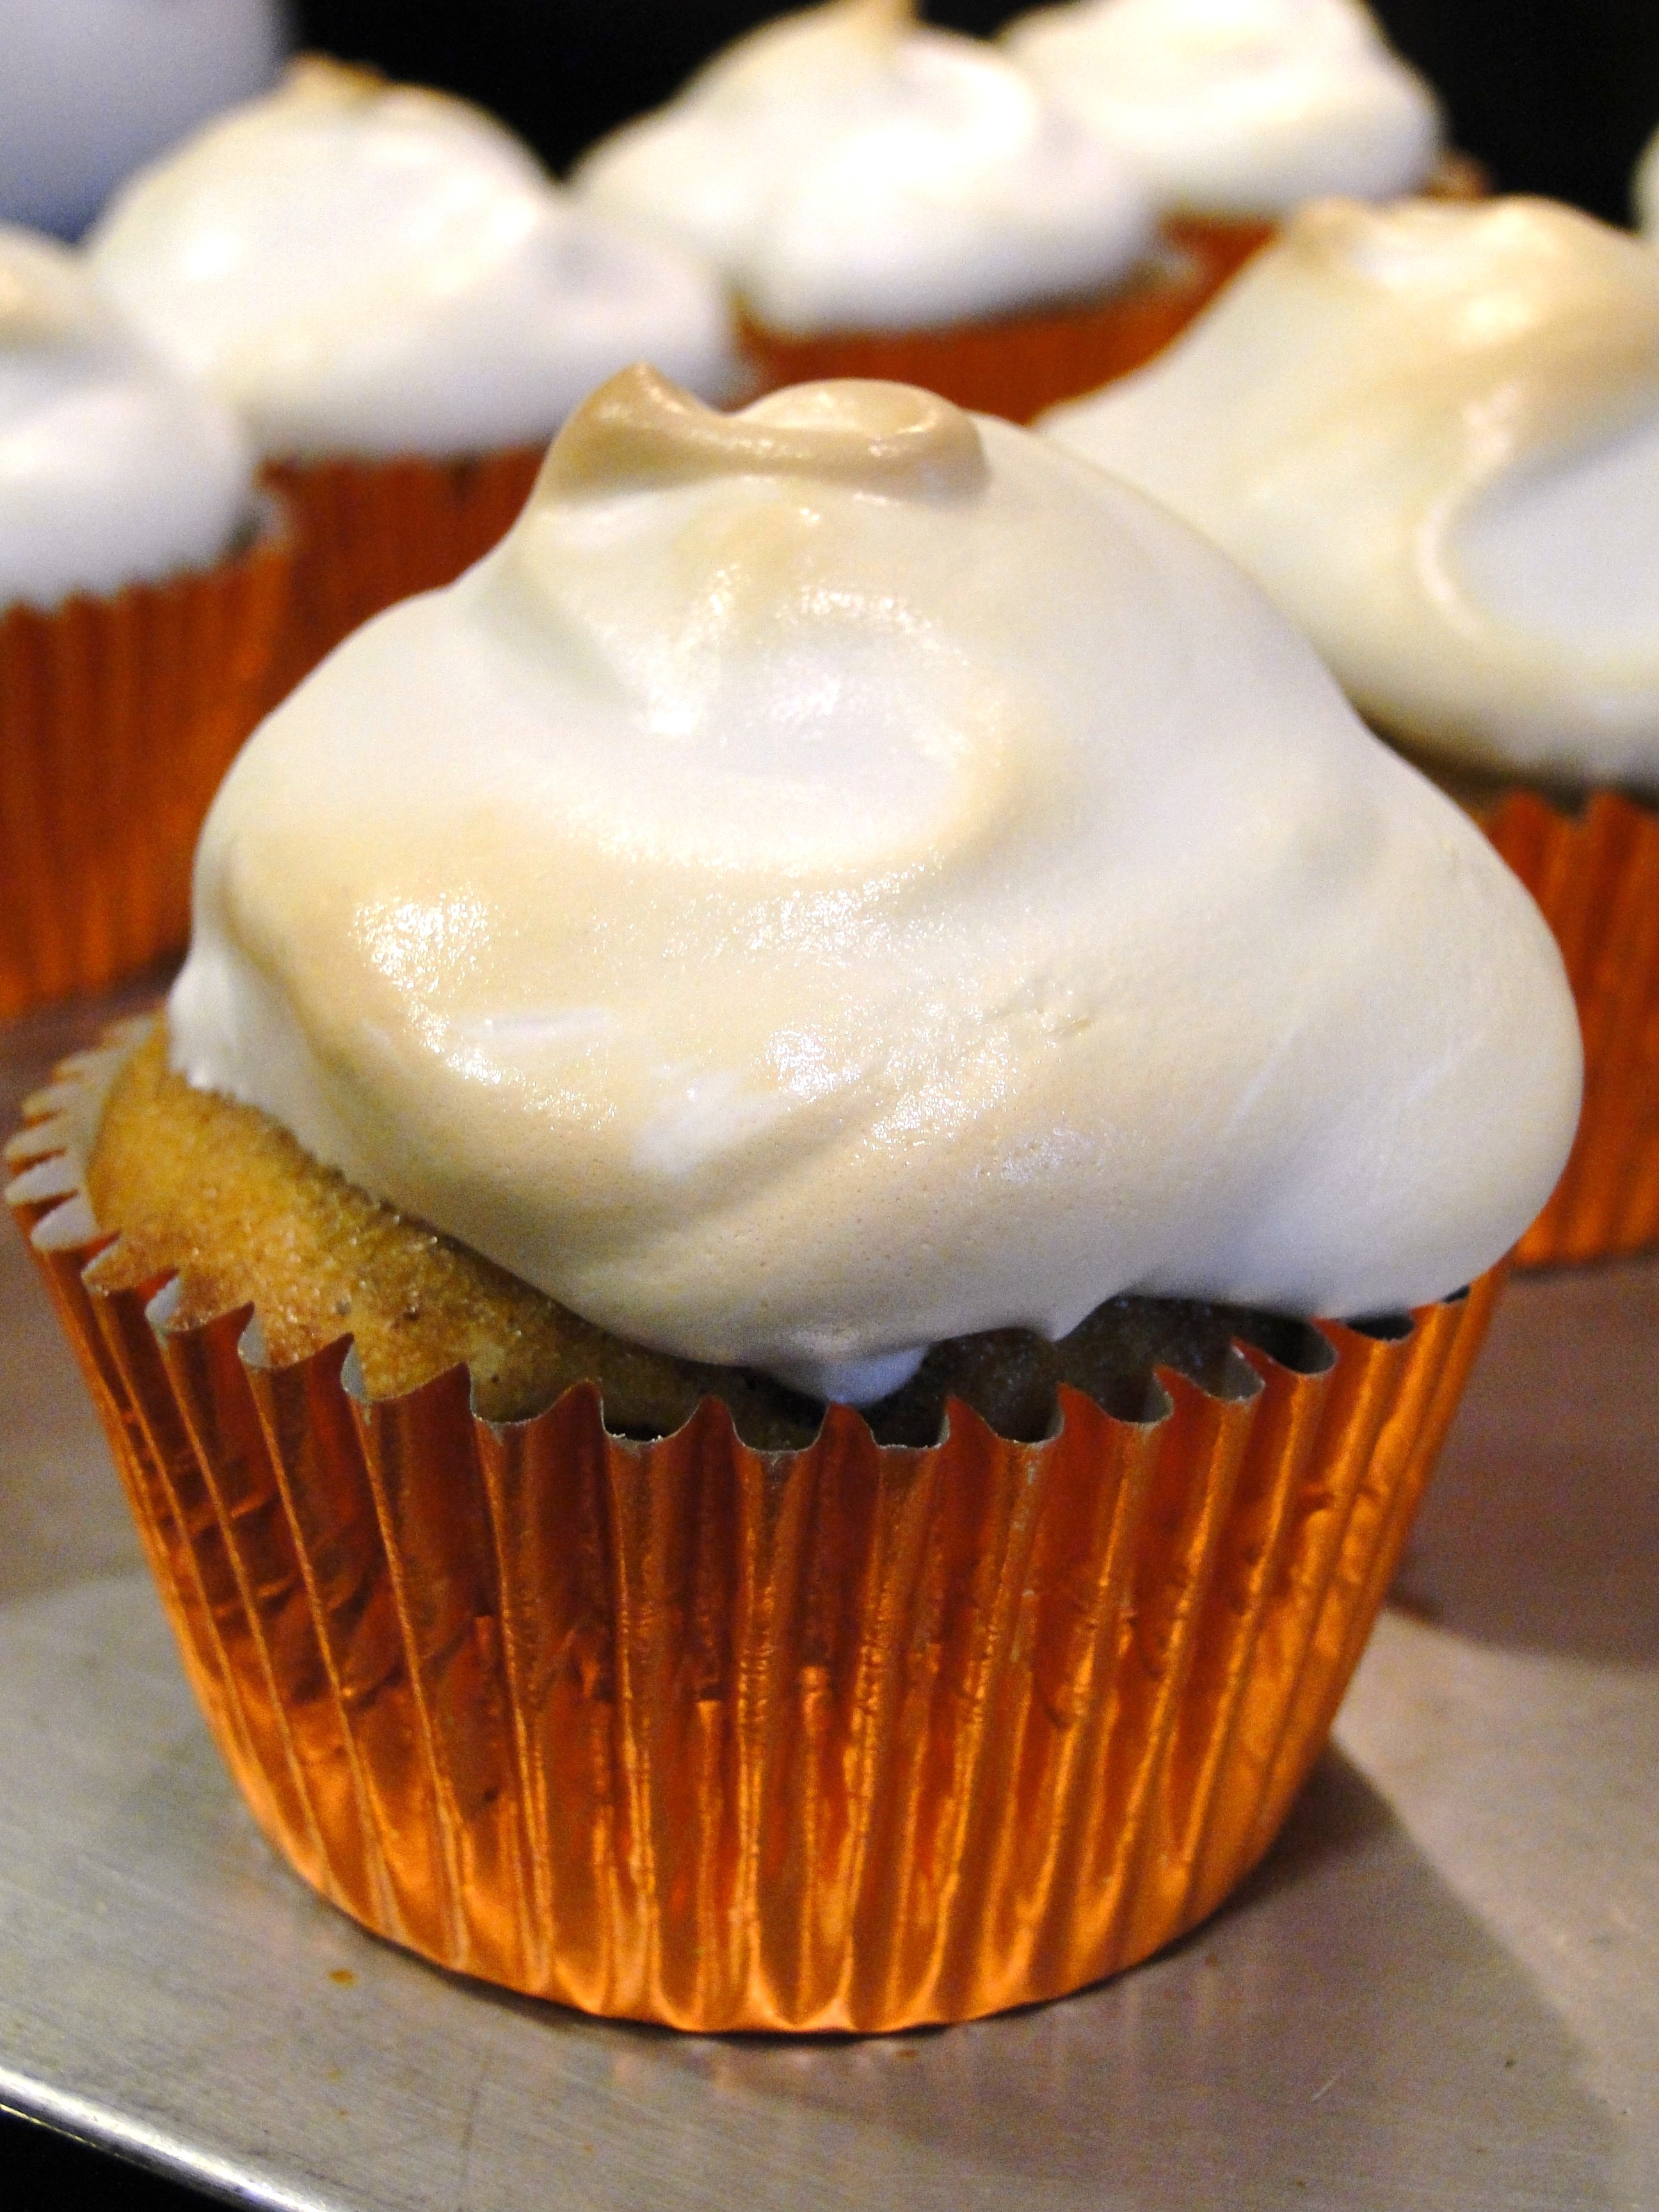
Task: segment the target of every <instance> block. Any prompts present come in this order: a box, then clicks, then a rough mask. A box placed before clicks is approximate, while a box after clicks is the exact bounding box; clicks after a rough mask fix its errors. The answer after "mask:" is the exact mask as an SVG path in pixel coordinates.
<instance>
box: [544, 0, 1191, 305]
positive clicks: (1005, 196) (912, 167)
mask: <svg viewBox="0 0 1659 2212" xmlns="http://www.w3.org/2000/svg"><path fill="white" fill-rule="evenodd" d="M572 181H573V183H574V185H575V188H576V189H577V191H579V192H580V194H581V195H582V197H584V199H585V200H586V201H587V203H588V204H590V205H592V206H594V207H598V208H601V209H606V210H611V212H613V213H615V214H617V215H618V216H627V217H629V218H631V219H634V220H635V221H638V222H643V223H649V224H652V225H654V226H656V227H657V228H659V229H661V230H663V231H664V232H666V233H667V234H671V235H672V236H675V237H678V238H679V239H681V240H683V241H684V243H685V244H686V245H687V246H692V247H694V248H696V250H697V251H699V252H702V253H705V254H707V255H708V257H709V258H710V259H711V260H713V261H714V263H715V264H717V265H718V266H719V267H720V269H721V270H724V271H725V272H726V276H727V277H728V278H729V279H730V281H731V282H732V284H733V285H735V287H736V288H737V289H738V292H739V293H741V295H743V298H744V301H746V303H747V304H748V306H749V307H750V309H751V311H752V312H753V313H754V314H755V315H756V316H757V319H759V320H760V321H762V322H763V323H765V324H767V325H769V326H771V327H772V328H774V329H775V330H778V331H787V332H793V333H804V332H811V331H833V330H914V329H921V328H924V327H927V326H929V325H943V324H948V323H951V322H956V321H960V320H963V319H969V318H971V317H975V316H980V315H985V314H990V313H998V312H1000V311H1001V310H1004V309H1008V308H1012V307H1023V306H1025V305H1028V304H1030V303H1032V302H1035V301H1048V300H1053V299H1059V298H1063V297H1066V296H1067V295H1074V294H1079V293H1085V292H1090V291H1097V290H1099V289H1102V288H1103V287H1104V286H1107V285H1110V284H1115V283H1117V281H1118V280H1119V279H1120V278H1121V277H1122V276H1124V275H1125V274H1126V273H1127V271H1128V270H1130V269H1131V268H1132V267H1133V265H1134V264H1135V263H1136V262H1137V261H1139V258H1141V256H1142V255H1143V253H1144V252H1146V248H1147V246H1148V245H1149V242H1150V240H1151V234H1152V219H1151V212H1150V210H1149V207H1148V205H1147V203H1146V196H1145V193H1144V192H1143V191H1142V190H1141V187H1140V185H1139V183H1138V182H1137V180H1136V179H1135V177H1134V175H1133V172H1132V171H1131V170H1130V168H1129V167H1128V166H1127V163H1126V162H1125V161H1123V160H1122V159H1121V156H1119V155H1116V154H1115V153H1114V152H1113V151H1112V150H1111V149H1109V147H1105V146H1103V145H1102V144H1101V143H1099V142H1098V140H1097V138H1096V137H1094V136H1093V134H1091V132H1089V131H1085V129H1083V128H1082V127H1081V126H1080V125H1079V124H1077V123H1076V122H1075V121H1074V120H1073V118H1071V117H1070V116H1068V115H1067V114H1066V113H1065V112H1062V111H1061V110H1060V107H1059V106H1057V105H1056V104H1055V103H1054V101H1052V100H1049V99H1048V97H1047V95H1046V94H1043V93H1042V92H1041V91H1040V90H1039V89H1038V88H1037V87H1036V84H1035V83H1034V82H1032V81H1031V80H1030V79H1029V78H1028V77H1027V76H1025V75H1024V72H1023V71H1021V70H1018V69H1016V68H1014V67H1013V66H1012V64H1010V63H1009V62H1008V61H1007V60H1006V58H1004V57H1003V56H1001V55H1000V54H999V53H998V52H996V51H995V49H994V48H993V47H990V46H985V45H983V44H981V42H980V41H978V40H973V39H968V38H963V37H962V36H960V35H959V34H958V33H955V32H951V31H942V30H935V29H932V28H928V27H925V26H922V25H921V24H919V23H917V22H916V21H915V16H914V14H913V11H912V9H910V8H909V6H908V5H907V4H905V0H829V4H828V5H827V6H823V7H817V8H812V9H808V10H806V11H805V13H803V14H799V15H786V16H783V17H781V19H780V20H779V21H776V22H774V23H769V24H767V25H765V26H764V27H763V28H762V29H760V30H758V31H756V32H753V33H750V35H749V36H748V37H747V38H744V39H740V40H738V42H737V43H736V44H735V45H734V46H731V47H729V48H728V49H727V50H726V52H724V53H721V54H720V55H717V56H716V57H715V58H714V60H713V61H712V62H710V63H709V64H708V65H707V66H706V67H705V68H704V69H703V70H701V71H700V72H699V73H698V74H697V75H696V76H694V77H693V78H692V79H691V81H690V83H689V84H688V85H687V86H686V87H685V88H684V91H682V92H681V93H680V94H679V95H678V98H677V99H675V100H672V101H671V102H670V103H669V105H668V106H666V107H664V108H661V109H659V111H658V112H656V113H654V114H652V115H647V116H644V117H641V118H639V119H638V120H637V121H635V122H633V123H630V124H627V125H624V126H623V128H622V129H621V130H620V131H616V132H614V133H613V134H612V135H611V137H608V138H606V139H604V140H602V141H601V142H600V143H599V145H598V146H597V147H595V148H593V149H592V151H591V152H590V153H589V154H588V155H586V157H585V159H584V160H583V161H582V162H581V163H580V165H579V167H578V168H577V170H576V172H575V174H574V178H573V179H572Z"/></svg>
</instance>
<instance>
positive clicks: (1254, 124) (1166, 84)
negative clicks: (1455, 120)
mask: <svg viewBox="0 0 1659 2212" xmlns="http://www.w3.org/2000/svg"><path fill="white" fill-rule="evenodd" d="M1004 37H1005V40H1006V43H1007V46H1008V48H1009V51H1010V52H1012V55H1013V56H1014V58H1015V59H1016V60H1017V61H1018V62H1020V63H1021V64H1023V65H1024V67H1025V68H1026V69H1028V70H1030V72H1031V74H1032V76H1034V77H1035V78H1036V81H1037V82H1038V83H1040V84H1041V85H1042V87H1043V88H1044V90H1045V91H1046V92H1048V94H1051V95H1052V97H1053V98H1054V99H1055V100H1059V101H1060V102H1061V103H1062V104H1063V105H1064V106H1066V108H1068V109H1069V110H1070V111H1071V112H1073V113H1075V114H1077V115H1079V117H1081V118H1083V119H1084V120H1085V122H1087V123H1088V124H1089V125H1091V128H1092V129H1094V130H1095V131H1098V132H1099V133H1100V135H1101V137H1103V139H1104V140H1105V141H1106V143H1109V145H1112V146H1114V147H1116V148H1118V149H1121V151H1122V152H1123V153H1124V154H1125V155H1127V156H1128V157H1129V158H1130V159H1131V160H1132V161H1133V162H1134V163H1135V165H1136V167H1138V168H1139V170H1140V172H1141V173H1142V174H1143V175H1144V176H1145V178H1146V181H1147V184H1148V185H1149V187H1150V189H1151V190H1152V194H1153V197H1155V199H1156V200H1157V201H1158V205H1159V206H1160V207H1164V208H1178V209H1186V210H1195V211H1197V212H1200V213H1204V214H1217V215H1242V216H1278V215H1282V214H1285V212H1287V211H1288V210H1290V209H1291V208H1293V207H1297V206H1299V205H1300V204H1301V203H1302V202H1303V201H1304V200H1307V199H1312V198H1314V197H1316V196H1318V195H1319V194H1321V193H1324V192H1352V193H1355V194H1357V195H1358V197H1361V198H1364V199H1387V198H1389V197H1391V196H1392V195H1393V194H1395V193H1396V192H1403V191H1410V190H1411V188H1412V187H1413V185H1417V184H1419V183H1420V182H1421V181H1422V180H1423V179H1424V178H1425V176H1426V175H1427V174H1428V173H1429V171H1430V170H1431V168H1432V167H1434V163H1435V160H1436V157H1437V155H1438V153H1439V151H1440V141H1441V125H1440V112H1439V108H1438V106H1437V103H1436V100H1435V97H1434V94H1432V93H1431V91H1430V89H1429V88H1428V86H1427V85H1426V84H1425V82H1424V81H1423V79H1422V78H1421V77H1420V76H1419V75H1418V74H1417V72H1416V70H1413V69H1412V68H1411V67H1410V66H1409V65H1408V64H1407V63H1405V62H1403V61H1401V58H1400V57H1399V56H1398V55H1397V54H1395V53H1394V52H1391V51H1390V49H1389V47H1388V46H1387V45H1386V44H1385V43H1384V41H1383V37H1382V34H1381V33H1380V32H1379V31H1378V30H1377V27H1376V23H1375V21H1373V20H1372V18H1371V16H1370V13H1369V11H1368V10H1367V9H1365V8H1364V7H1363V6H1361V5H1359V4H1358V0H1070V4H1067V5H1065V6H1061V7H1052V8H1042V9H1038V10H1036V12H1035V13H1034V14H1032V15H1023V16H1021V17H1019V18H1018V21H1015V22H1014V23H1012V24H1011V25H1010V26H1009V27H1008V29H1007V31H1006V33H1004Z"/></svg>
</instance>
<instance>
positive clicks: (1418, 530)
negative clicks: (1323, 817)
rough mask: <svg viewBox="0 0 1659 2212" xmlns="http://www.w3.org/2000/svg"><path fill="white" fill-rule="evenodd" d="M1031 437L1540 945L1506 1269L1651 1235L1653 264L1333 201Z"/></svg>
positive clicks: (1657, 390)
mask: <svg viewBox="0 0 1659 2212" xmlns="http://www.w3.org/2000/svg"><path fill="white" fill-rule="evenodd" d="M1045 427H1046V428H1047V429H1048V433H1049V435H1052V436H1053V437H1054V439H1055V440H1056V441H1059V442H1060V444H1062V445H1064V446H1066V447H1069V448H1070V449H1071V450H1073V452H1076V453H1082V454H1085V455H1087V456H1088V457H1089V458H1090V459H1093V460H1095V461H1097V462H1099V463H1101V464H1102V465H1104V466H1105V467H1107V468H1109V469H1111V470H1112V471H1114V472H1115V473H1116V474H1118V475H1120V476H1121V477H1124V478H1126V479H1127V481H1129V482H1130V483H1135V484H1138V485H1139V487H1140V488H1141V489H1144V490H1146V491H1148V492H1150V493H1152V495H1154V496H1155V497H1157V498H1158V499H1160V500H1162V501H1164V502H1165V503H1166V504H1167V505H1169V506H1170V507H1173V508H1174V509H1175V511H1176V513H1180V514H1182V515H1184V516H1185V517H1186V518H1187V519H1188V520H1189V521H1191V522H1194V523H1195V524H1197V525H1198V526H1199V527H1200V528H1201V529H1202V530H1204V531H1205V532H1206V533H1207V534H1208V535H1209V536H1210V537H1211V538H1213V539H1214V540H1215V542H1216V543H1217V544H1219V545H1220V546H1222V547H1223V548H1224V549H1225V550H1226V551H1227V552H1229V553H1231V555H1232V556H1233V557H1234V558H1235V559H1236V560H1237V561H1239V562H1241V563H1242V564H1243V566H1244V567H1245V568H1248V569H1249V571H1250V572H1251V573H1252V574H1254V575H1255V577H1256V578H1257V580H1259V581H1260V582H1261V583H1262V584H1264V585H1265V586H1267V590H1268V592H1270V593H1271V594H1272V596H1273V599H1275V600H1276V601H1277V602H1278V604H1279V606H1280V607H1281V609H1282V610H1283V611H1285V613H1286V614H1287V615H1289V616H1290V617H1291V618H1292V620H1294V621H1295V622H1296V623H1297V624H1298V625H1299V626H1300V627H1301V628H1302V629H1304V631H1305V632H1306V633H1307V635H1309V637H1310V638H1311V640H1312V641H1313V642H1314V644H1315V645H1316V647H1318V648H1319V650H1320V652H1321V653H1322V654H1323V655H1324V656H1325V658H1326V659H1327V660H1328V662H1329V664H1330V665H1331V667H1332V669H1333V670H1334V672H1335V674H1336V676H1337V677H1338V678H1339V680H1340V682H1341V684H1343V686H1344V688H1345V689H1346V691H1347V692H1348V694H1349V696H1350V697H1351V698H1352V699H1353V700H1354V702H1356V704H1357V705H1358V707H1359V708H1361V710H1362V711H1363V712H1364V714H1366V715H1367V717H1368V718H1369V719H1370V720H1371V721H1372V722H1373V723H1374V724H1375V725H1376V726H1377V727H1378V728H1379V729H1382V730H1383V731H1385V732H1387V733H1388V734H1389V735H1390V736H1391V737H1393V738H1395V739H1397V740H1398V741H1399V742H1400V743H1401V744H1404V745H1406V746H1407V748H1409V749H1411V750H1414V751H1416V752H1418V753H1419V754H1420V755H1421V756H1422V757H1424V758H1425V760H1427V761H1429V762H1430V763H1431V765H1432V766H1433V768H1434V770H1435V772H1436V773H1437V774H1439V775H1442V776H1443V777H1444V778H1447V779H1448V780H1449V781H1451V782H1452V783H1453V784H1454V786H1455V787H1456V788H1458V789H1459V791H1460V792H1461V793H1462V795H1463V796H1464V797H1465V798H1466V799H1468V802H1469V803H1470V804H1471V805H1474V806H1475V807H1476V808H1477V810H1478V811H1480V814H1481V816H1482V818H1483V819H1485V820H1486V821H1487V822H1488V823H1489V825H1490V827H1491V829H1492V835H1493V836H1494V837H1496V838H1497V840H1498V843H1499V845H1500V846H1501V848H1502V849H1503V850H1504V853H1505V854H1507V855H1508V856H1509V857H1510V859H1511V860H1513V861H1514V863H1515V865H1516V866H1517V867H1518V868H1519V869H1520V870H1521V872H1522V875H1523V876H1524V877H1525V878H1526V880H1527V881H1528V883H1529V884H1531V885H1532V887H1533V888H1534V890H1535V891H1536V892H1537V894H1538V896H1539V897H1540V899H1541V902H1542V903H1543V905H1544V908H1545V911H1546V913H1547V915H1549V916H1550V918H1551V920H1552V921H1553V923H1554V924H1555V926H1556V927H1557V928H1558V930H1559V933H1560V935H1561V939H1562V944H1563V947H1564V949H1565V951H1566V954H1567V959H1568V965H1569V969H1570V970H1571V974H1572V976H1573V980H1574V984H1575V988H1576V989H1577V994H1578V1001H1579V1011H1580V1014H1581V1017H1582V1018H1583V1024H1584V1030H1585V1036H1586V1042H1587V1049H1588V1055H1589V1079H1588V1085H1589V1087H1588V1096H1587V1103H1586V1108H1585V1113H1584V1121H1583V1129H1582V1131H1581V1134H1580V1139H1579V1146H1578V1150H1577V1153H1576V1155H1575V1158H1574V1163H1573V1165H1572V1168H1571V1170H1570V1172H1569V1174H1568V1176H1566V1177H1565V1180H1564V1182H1563V1185H1562V1188H1561V1189H1560V1191H1559V1193H1558V1194H1557V1197H1556V1199H1555V1201H1554V1202H1553V1205H1552V1207H1551V1209H1550V1211H1549V1212H1548V1214H1547V1216H1546V1218H1545V1219H1544V1221H1543V1222H1542V1223H1541V1225H1539V1227H1538V1228H1537V1230H1535V1231H1534V1233H1533V1235H1532V1237H1530V1238H1529V1239H1528V1243H1527V1245H1526V1247H1525V1248H1524V1249H1525V1251H1526V1252H1527V1254H1528V1256H1531V1257H1534V1258H1544V1257H1565V1256H1580V1257H1582V1256H1589V1255H1592V1254H1595V1253H1599V1252H1604V1251H1615V1250H1623V1249H1632V1248H1633V1247H1634V1246H1636V1245H1638V1244H1642V1243H1648V1242H1650V1241H1651V1240H1652V1238H1653V1237H1655V1236H1656V1234H1659V1061H1656V1060H1655V1059H1654V1056H1653V1046H1652V1043H1651V1042H1650V1039H1651V1036H1652V1034H1653V1032H1654V1016H1655V1010H1659V939H1656V937H1655V933H1654V930H1653V927H1652V923H1651V915H1652V914H1653V913H1654V911H1655V910H1656V909H1655V908H1654V904H1653V893H1652V886H1653V883H1654V876H1653V870H1654V868H1655V867H1656V866H1659V823H1656V822H1655V820H1654V818H1653V814H1652V799H1653V795H1654V793H1656V791H1659V260H1656V258H1655V257H1654V256H1653V254H1652V253H1651V252H1650V251H1649V250H1647V249H1646V248H1645V247H1644V246H1642V245H1640V244H1639V243H1638V241H1636V240H1632V238H1630V237H1628V236H1627V235H1626V234H1625V233H1623V232H1621V231H1618V230H1614V229H1613V228H1610V227H1608V226H1607V225H1605V224H1602V223H1598V222H1594V221H1592V220H1591V219H1590V218H1589V216H1582V215H1579V214H1577V213H1575V212H1574V211H1573V210H1570V209H1567V208H1564V207H1559V206H1555V205H1553V204H1550V203H1548V202H1546V201H1541V200H1498V201H1492V202H1489V203H1486V204H1481V205H1473V206H1469V207H1466V208H1455V207H1450V206H1433V205H1430V204H1425V203H1422V202H1418V203H1414V204H1401V205H1399V206H1397V207H1394V208H1390V209H1386V210H1368V209H1365V208H1362V207H1359V206H1358V205H1355V204H1352V203H1348V202H1329V203H1326V204H1322V205H1320V206H1317V207H1315V208H1313V209H1310V210H1307V211H1306V212H1305V213H1304V215H1302V216H1300V217H1298V218H1297V220H1296V221H1295V222H1293V223H1292V224H1291V227H1290V228H1289V229H1288V231H1287V232H1286V234H1285V238H1284V239H1283V240H1282V241H1281V242H1280V243H1279V245H1277V246H1274V247H1273V248H1272V249H1271V250H1269V251H1268V252H1266V253H1264V254H1262V255H1261V258H1259V259H1258V260H1257V261H1256V262H1255V263H1253V264H1252V265H1251V267H1250V269H1249V271H1248V272H1247V273H1246V274H1245V275H1244V276H1241V278H1240V279H1239V280H1238V282H1237V283H1236V284H1235V285H1234V286H1233V287H1232V288H1231V289H1230V290H1229V291H1228V293H1227V294H1225V295H1224V296H1223V298H1222V299H1220V300H1219V301H1218V302H1217V303H1216V305H1215V306H1214V307H1212V309H1211V310H1210V311H1209V313H1207V314H1206V316H1205V317H1204V318H1203V319H1201V320H1200V322H1199V323H1198V324H1196V325H1194V327H1193V329H1192V330H1191V331H1188V333H1187V335H1186V336H1185V337H1183V339H1182V342H1181V343H1180V344H1179V345H1178V346H1177V347H1176V348H1175V349H1172V350H1171V352H1170V354H1169V355H1168V356H1165V358H1164V360H1162V361H1161V362H1158V363H1156V364H1154V365H1153V366H1152V368H1149V369H1147V370H1146V371H1145V372H1143V373H1142V374H1140V375H1139V376H1138V377H1136V378H1134V379H1133V380H1130V381H1128V382H1126V383H1125V384H1123V385H1121V386H1116V387H1115V388H1114V389H1113V390H1111V391H1109V392H1102V393H1101V394H1099V395H1098V396H1097V398H1093V399H1091V400H1089V401H1085V402H1084V403H1082V404H1079V405H1077V406H1075V407H1071V408H1066V409H1062V410H1059V411H1058V412H1056V414H1055V415H1054V416H1052V417H1051V418H1050V419H1049V421H1048V423H1047V424H1046V426H1045ZM1511 793H1520V794H1522V795H1515V796H1511V795H1510V794H1511ZM1526 793H1531V794H1532V795H1530V796H1528V795H1525V794H1526ZM1620 794H1622V795H1620ZM1547 798H1551V799H1552V800H1553V804H1551V805H1546V803H1545V800H1546V799H1547ZM1644 1010H1646V1011H1644Z"/></svg>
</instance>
